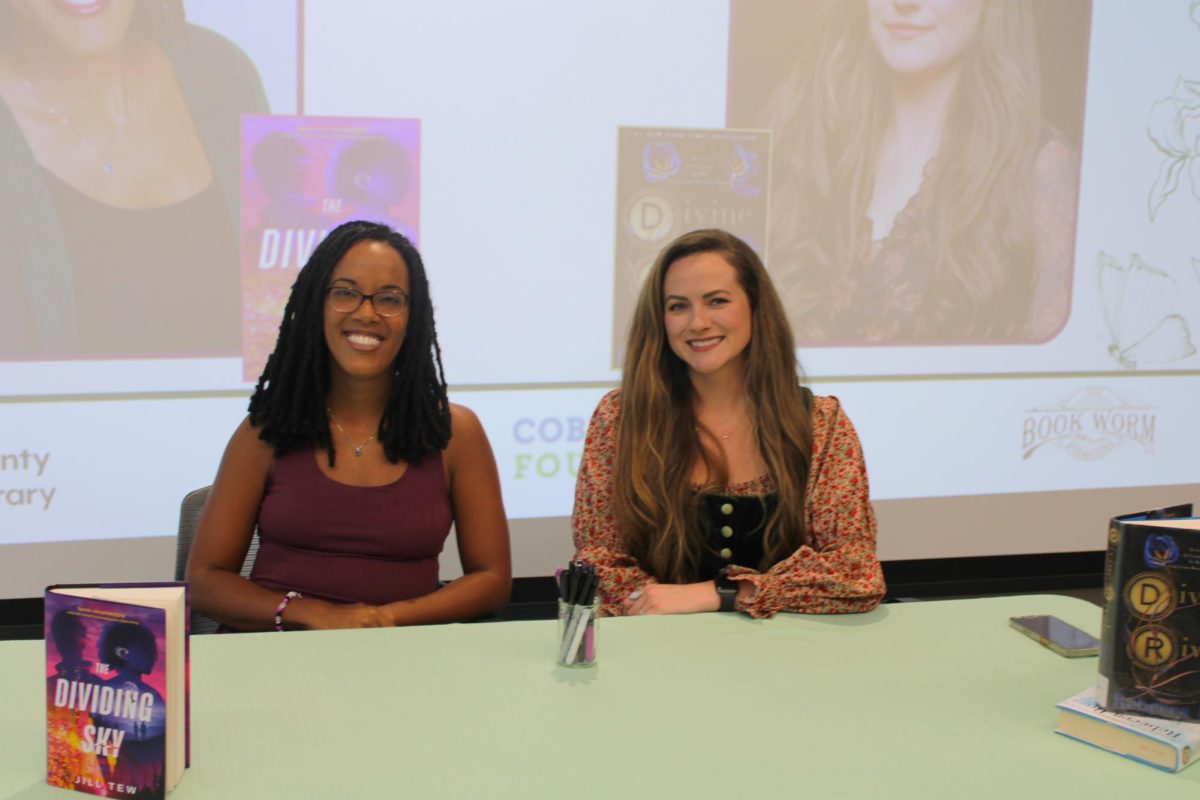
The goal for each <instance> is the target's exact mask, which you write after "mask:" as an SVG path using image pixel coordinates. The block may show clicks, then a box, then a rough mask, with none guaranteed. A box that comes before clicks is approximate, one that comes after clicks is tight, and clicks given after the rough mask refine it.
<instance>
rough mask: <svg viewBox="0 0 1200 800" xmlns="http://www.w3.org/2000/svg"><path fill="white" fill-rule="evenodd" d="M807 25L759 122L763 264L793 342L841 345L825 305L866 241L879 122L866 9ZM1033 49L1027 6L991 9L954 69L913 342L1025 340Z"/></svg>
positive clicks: (1004, 4)
mask: <svg viewBox="0 0 1200 800" xmlns="http://www.w3.org/2000/svg"><path fill="white" fill-rule="evenodd" d="M811 22H812V24H811V25H810V26H809V27H808V34H809V35H808V36H806V37H805V38H804V40H803V41H802V42H800V43H799V44H798V45H797V50H796V52H797V53H798V57H797V60H796V63H795V64H794V66H793V68H792V71H791V73H790V75H789V76H788V78H787V79H786V80H785V81H784V82H783V84H781V86H780V88H779V90H778V91H777V92H776V93H775V95H774V96H773V98H772V100H771V101H770V103H769V108H768V109H767V112H766V114H765V115H764V116H765V117H766V119H767V120H769V124H770V126H771V128H772V130H773V131H774V137H775V138H774V146H773V150H774V153H775V159H774V164H773V166H772V188H771V193H772V210H771V228H770V235H769V237H768V253H769V254H770V259H771V264H772V270H773V272H774V274H775V277H776V279H777V280H779V281H780V285H781V286H783V287H786V288H785V297H786V299H787V302H788V307H789V308H790V310H791V312H792V315H793V317H792V319H793V320H794V321H795V323H796V325H797V331H798V333H799V338H800V339H801V341H813V340H823V339H828V338H838V335H837V333H834V334H833V335H832V336H831V335H830V331H838V330H839V324H838V320H837V319H829V318H828V315H825V314H823V313H822V305H823V302H822V301H823V300H824V299H825V298H827V297H828V296H830V294H831V292H832V293H836V292H837V291H838V288H839V287H840V286H845V285H847V283H848V282H849V280H850V276H851V273H852V272H853V269H854V266H855V264H856V263H858V262H861V260H862V259H863V252H862V248H863V243H864V242H865V241H869V240H870V238H871V234H870V222H869V221H868V219H867V207H868V204H869V203H870V201H871V196H872V193H873V191H874V181H875V174H874V173H875V163H874V162H875V158H876V154H877V153H878V150H879V146H880V142H881V139H882V136H883V132H884V128H885V126H886V125H887V122H888V118H889V114H890V106H889V102H890V101H889V89H888V82H889V79H890V77H889V71H888V69H887V67H886V66H885V65H884V63H883V60H882V59H881V57H880V56H879V54H878V52H877V50H876V48H875V46H874V44H873V42H872V41H871V39H870V34H869V32H868V22H867V12H866V3H865V2H861V1H860V2H842V1H841V0H832V1H827V2H824V3H822V4H821V6H820V8H819V10H818V11H817V12H816V13H815V14H814V15H813V17H812V20H811ZM1035 43H1036V32H1035V30H1034V24H1033V15H1032V10H1031V8H1030V5H1029V2H1028V0H992V1H991V2H988V3H986V5H985V7H984V9H983V13H982V17H981V19H980V22H979V26H978V28H977V30H976V31H975V37H974V39H973V41H972V43H971V44H970V45H969V46H968V48H967V49H966V51H965V52H964V53H963V55H962V60H961V62H960V64H961V72H960V75H959V80H958V82H957V84H956V87H955V91H954V94H953V97H952V98H951V100H950V105H949V108H948V110H947V113H946V118H945V122H944V127H943V131H942V137H941V141H940V145H939V148H938V151H937V154H936V155H935V156H934V158H933V159H932V160H931V161H930V162H929V164H928V165H927V167H926V170H925V181H924V183H923V184H922V188H921V191H920V199H921V206H920V209H919V211H920V213H921V218H922V220H923V222H922V229H923V234H927V235H928V237H929V241H928V244H927V245H926V246H927V248H928V249H927V252H928V254H929V263H927V264H925V268H926V269H927V270H928V271H929V275H930V278H931V281H930V284H929V285H930V287H931V290H930V295H929V296H928V297H927V298H926V302H925V305H924V308H923V309H922V313H921V314H920V316H919V319H917V320H916V321H915V326H916V335H917V336H918V337H919V338H930V339H974V338H983V337H986V338H1011V337H1020V336H1023V335H1026V334H1027V332H1028V327H1029V310H1030V305H1031V300H1032V293H1033V287H1034V279H1035V276H1034V251H1033V240H1034V233H1033V220H1032V219H1031V215H1030V208H1031V205H1032V204H1031V200H1030V198H1031V190H1032V187H1033V178H1034V168H1035V165H1036V160H1037V155H1038V152H1039V149H1040V147H1041V145H1042V144H1043V142H1044V140H1045V138H1046V129H1045V126H1044V124H1043V123H1042V120H1041V86H1040V79H1039V75H1040V73H1039V67H1038V59H1037V52H1036V46H1035ZM923 251H924V246H923ZM843 322H844V321H843Z"/></svg>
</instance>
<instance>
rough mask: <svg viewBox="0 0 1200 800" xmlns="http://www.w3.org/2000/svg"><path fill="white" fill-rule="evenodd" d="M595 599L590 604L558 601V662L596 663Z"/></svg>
mask: <svg viewBox="0 0 1200 800" xmlns="http://www.w3.org/2000/svg"><path fill="white" fill-rule="evenodd" d="M599 610H600V602H599V601H598V600H597V601H595V602H593V603H592V604H591V605H575V604H574V603H568V602H565V601H563V600H559V601H558V664H559V666H563V667H591V666H594V665H595V663H596V612H597V611H599Z"/></svg>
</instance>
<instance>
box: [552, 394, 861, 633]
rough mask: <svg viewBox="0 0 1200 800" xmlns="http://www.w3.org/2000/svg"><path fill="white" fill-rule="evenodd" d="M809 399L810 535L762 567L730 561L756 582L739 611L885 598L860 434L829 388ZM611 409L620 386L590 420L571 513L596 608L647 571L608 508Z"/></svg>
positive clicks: (852, 608) (613, 428)
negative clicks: (595, 590)
mask: <svg viewBox="0 0 1200 800" xmlns="http://www.w3.org/2000/svg"><path fill="white" fill-rule="evenodd" d="M813 401H814V402H813V417H812V419H813V453H812V462H811V469H810V471H809V476H808V487H807V492H806V495H805V509H804V520H805V524H806V525H807V527H808V535H809V541H810V543H809V544H808V545H805V546H803V547H801V548H800V549H799V550H797V551H796V552H795V553H793V554H792V555H791V556H789V557H787V558H785V559H783V560H782V561H780V562H779V563H777V564H775V565H774V566H772V567H771V568H770V569H769V570H767V571H766V572H758V571H756V570H754V569H750V568H748V567H738V566H734V567H731V568H730V569H729V576H730V578H732V579H733V580H735V581H750V582H751V583H753V584H754V587H755V592H754V594H753V595H752V596H751V597H750V598H749V599H748V600H746V601H744V602H743V601H742V600H738V603H737V608H738V610H739V611H744V612H746V613H748V614H750V615H751V616H753V617H769V616H771V615H773V614H775V613H777V612H779V611H791V612H797V613H807V614H841V613H853V612H860V611H870V610H871V609H873V608H875V606H877V605H879V602H880V601H881V600H882V599H883V593H884V583H883V573H882V571H881V569H880V567H879V560H878V559H877V558H876V557H875V534H876V531H875V511H874V509H873V508H872V507H871V502H870V497H869V492H868V486H867V469H866V463H865V462H864V461H863V455H862V448H861V447H860V445H859V442H858V436H857V434H855V432H854V426H853V425H852V424H851V423H850V419H849V418H848V417H847V416H846V415H845V413H843V411H842V407H841V404H840V403H839V402H838V400H837V398H836V397H814V398H813ZM619 419H620V392H619V391H616V390H614V391H612V392H609V393H608V394H607V395H605V396H604V398H603V399H602V400H601V401H600V404H599V406H597V408H596V412H595V413H594V414H593V415H592V421H591V424H590V425H589V426H588V433H587V440H586V441H585V443H584V448H583V459H582V462H581V463H580V466H579V477H578V481H577V483H576V486H575V511H574V513H573V514H572V527H573V529H574V536H575V558H576V559H580V560H587V561H589V562H591V563H592V564H594V565H595V566H596V570H597V573H598V574H599V576H600V602H601V608H600V613H601V614H602V615H617V614H620V613H621V603H622V602H623V601H624V600H625V598H627V597H628V596H629V594H630V592H633V591H634V590H636V589H638V588H639V587H641V586H645V585H646V584H648V583H651V582H653V581H654V578H653V577H651V576H650V575H649V574H648V573H647V572H646V571H645V570H643V569H642V568H641V567H640V566H638V563H637V561H636V560H634V558H633V557H632V556H630V555H629V554H628V552H626V547H625V544H624V542H623V540H622V537H621V532H620V530H618V528H617V524H616V521H615V518H614V514H613V507H612V500H613V475H612V465H613V456H614V453H615V450H616V441H617V425H618V424H619ZM774 488H775V487H774V482H773V480H772V479H771V478H770V476H763V477H761V478H757V479H755V480H752V481H747V482H744V483H738V484H733V485H730V486H726V487H724V489H723V490H722V492H721V493H722V494H728V495H764V494H768V493H770V492H772V491H774Z"/></svg>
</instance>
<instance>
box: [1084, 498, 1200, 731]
mask: <svg viewBox="0 0 1200 800" xmlns="http://www.w3.org/2000/svg"><path fill="white" fill-rule="evenodd" d="M1099 673H1100V674H1099V677H1098V679H1097V683H1096V698H1097V700H1098V701H1099V703H1100V705H1101V706H1103V707H1104V708H1106V709H1108V710H1110V711H1124V712H1127V713H1131V714H1139V715H1146V716H1153V717H1162V718H1165V719H1174V720H1183V721H1192V722H1196V721H1200V519H1197V518H1195V517H1193V516H1192V507H1191V506H1190V505H1182V506H1172V507H1170V508H1164V509H1160V510H1157V511H1148V512H1144V513H1140V514H1129V515H1124V516H1120V517H1114V518H1113V519H1112V521H1111V523H1110V524H1109V530H1108V552H1107V556H1106V559H1105V563H1104V618H1103V621H1102V623H1101V626H1100V665H1099Z"/></svg>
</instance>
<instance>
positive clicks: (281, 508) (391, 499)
mask: <svg viewBox="0 0 1200 800" xmlns="http://www.w3.org/2000/svg"><path fill="white" fill-rule="evenodd" d="M453 521H454V516H453V512H452V511H451V509H450V497H449V492H448V487H447V486H446V476H445V473H444V472H443V471H442V454H441V453H440V452H438V453H436V454H434V455H430V456H426V457H425V458H422V459H421V460H420V462H417V463H410V464H409V465H408V469H407V470H405V472H404V474H403V475H401V476H400V478H399V479H397V480H395V481H393V482H392V483H389V484H387V485H386V486H349V485H347V484H344V483H339V482H337V481H335V480H333V479H332V478H330V477H329V476H327V475H326V474H325V473H323V472H321V468H320V467H319V466H318V465H317V461H316V454H315V452H314V451H313V449H312V448H311V447H305V448H301V449H298V450H292V451H290V452H288V453H285V454H284V455H282V456H279V457H277V458H276V459H275V464H274V466H273V467H272V468H271V472H270V474H269V475H268V476H267V485H266V493H265V494H264V495H263V502H262V506H261V507H260V508H259V511H258V533H259V537H260V539H261V544H260V546H259V551H258V558H256V559H255V561H254V569H253V571H252V572H251V574H250V579H251V580H253V581H254V582H255V583H258V584H260V585H262V586H266V587H268V588H270V589H277V590H279V591H280V592H288V591H292V590H296V591H299V592H302V593H303V594H304V595H306V596H308V597H316V598H320V599H323V600H331V601H333V602H338V603H370V604H372V605H381V604H383V603H391V602H394V601H396V600H407V599H409V598H412V597H420V596H421V595H425V594H429V593H430V592H432V591H434V590H435V589H437V588H438V555H439V554H440V553H441V552H442V546H443V545H444V544H445V541H446V536H447V535H448V534H449V533H450V524H451V523H452V522H453Z"/></svg>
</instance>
